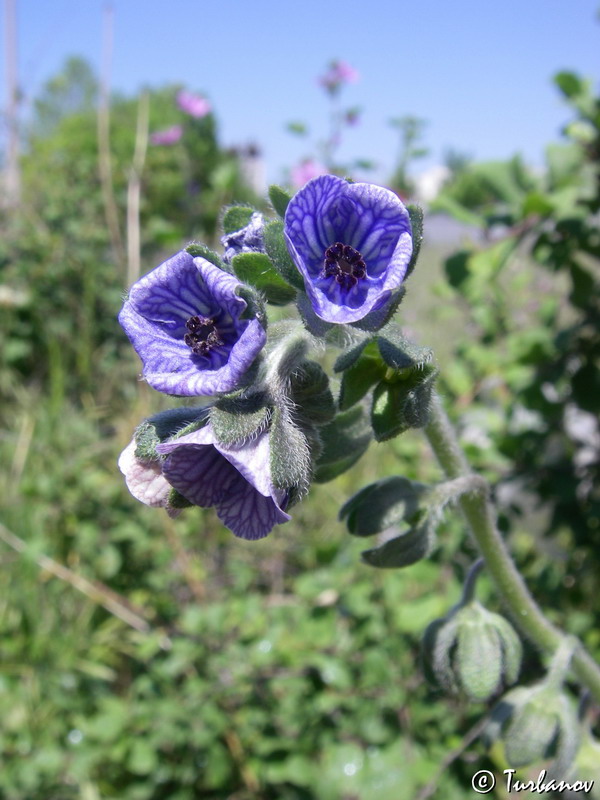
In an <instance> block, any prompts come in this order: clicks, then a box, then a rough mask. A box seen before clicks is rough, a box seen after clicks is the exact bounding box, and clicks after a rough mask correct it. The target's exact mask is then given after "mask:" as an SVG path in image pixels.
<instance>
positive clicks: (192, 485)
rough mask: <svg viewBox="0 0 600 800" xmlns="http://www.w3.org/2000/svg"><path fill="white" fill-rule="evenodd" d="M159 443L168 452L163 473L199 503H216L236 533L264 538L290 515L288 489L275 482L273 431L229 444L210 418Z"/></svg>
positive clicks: (183, 492)
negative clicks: (286, 507)
mask: <svg viewBox="0 0 600 800" xmlns="http://www.w3.org/2000/svg"><path fill="white" fill-rule="evenodd" d="M156 449H157V451H158V452H159V453H161V454H163V455H166V459H165V461H164V463H163V473H164V475H165V477H166V479H167V480H168V481H169V483H170V484H171V485H172V486H173V487H174V488H175V489H177V491H178V492H180V493H181V494H182V495H183V496H184V497H185V498H186V499H187V500H189V501H190V502H191V503H194V504H195V505H201V506H209V505H215V506H216V510H217V515H218V516H219V519H221V521H222V522H223V523H224V524H225V525H227V527H228V528H230V529H231V530H232V531H233V533H234V534H235V535H236V536H240V537H241V538H244V539H260V538H262V537H263V536H266V535H267V534H268V533H269V531H270V530H271V528H272V527H273V526H274V525H277V524H279V523H281V522H287V521H288V520H289V519H291V517H290V516H289V514H286V513H285V511H283V509H282V505H283V503H284V501H285V492H284V491H282V490H280V489H276V488H275V487H274V486H273V484H272V482H271V470H270V458H269V434H268V432H266V431H265V432H263V433H261V434H260V435H259V436H257V437H256V438H254V439H250V440H249V441H247V442H245V443H244V444H243V445H240V446H238V447H233V446H230V447H228V446H225V445H223V444H221V443H220V442H218V440H217V438H216V436H215V434H214V431H213V430H212V426H211V425H210V423H209V424H207V425H205V426H204V427H203V428H201V429H200V430H197V431H194V432H193V433H189V434H186V435H185V436H181V437H179V438H176V439H172V440H170V441H168V442H163V443H162V444H159V445H157V448H156Z"/></svg>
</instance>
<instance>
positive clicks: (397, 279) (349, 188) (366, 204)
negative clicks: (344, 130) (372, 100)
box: [285, 175, 412, 324]
mask: <svg viewBox="0 0 600 800" xmlns="http://www.w3.org/2000/svg"><path fill="white" fill-rule="evenodd" d="M285 237H286V242H287V245H288V249H289V251H290V255H291V256H292V259H293V261H294V263H295V264H296V266H297V268H298V270H299V271H300V272H301V274H302V276H303V278H304V283H305V287H306V293H307V294H308V296H309V298H310V301H311V303H312V306H313V309H314V311H315V314H317V316H319V317H320V318H321V319H323V320H325V321H327V322H333V323H342V324H343V323H351V322H357V321H359V320H360V319H362V318H363V317H365V316H366V315H367V314H369V313H371V312H372V311H376V310H377V309H379V308H381V307H382V306H384V305H385V304H386V303H388V302H389V300H390V297H391V293H392V291H393V290H395V289H397V288H398V287H399V286H400V284H401V283H402V281H403V280H404V278H405V276H406V272H407V270H408V265H409V263H410V258H411V255H412V233H411V224H410V217H409V214H408V211H407V210H406V208H405V206H404V204H403V203H402V201H401V200H400V199H399V198H398V197H397V196H396V195H395V194H394V193H393V192H391V191H389V189H385V188H383V187H381V186H376V185H374V184H368V183H348V182H347V181H344V180H342V179H341V178H337V177H335V176H333V175H325V176H321V177H318V178H315V179H313V180H312V181H309V183H307V184H306V186H305V187H304V188H303V189H301V190H300V191H299V192H298V193H297V194H296V195H295V196H294V197H293V198H292V199H291V201H290V203H289V205H288V208H287V211H286V216H285ZM336 242H341V243H342V244H343V245H348V246H350V247H351V248H353V249H354V250H355V251H357V253H358V254H359V255H360V257H361V258H362V260H363V261H364V265H363V273H362V275H359V276H358V278H357V279H356V280H355V281H354V283H353V285H348V283H346V284H345V285H344V280H345V279H346V276H347V274H348V270H349V265H348V264H347V263H344V262H343V261H340V262H338V263H339V264H340V265H341V266H339V267H336V269H339V270H340V272H339V273H335V272H329V273H325V272H324V267H325V251H326V250H327V248H329V247H331V246H332V245H334V244H335V243H336ZM334 263H335V262H333V261H330V262H328V264H329V267H328V269H331V268H332V265H334ZM342 268H343V270H346V275H344V274H343V273H342V272H341V270H342ZM365 272H366V274H365ZM336 277H337V278H338V280H341V283H338V281H337V280H336ZM342 278H344V280H342Z"/></svg>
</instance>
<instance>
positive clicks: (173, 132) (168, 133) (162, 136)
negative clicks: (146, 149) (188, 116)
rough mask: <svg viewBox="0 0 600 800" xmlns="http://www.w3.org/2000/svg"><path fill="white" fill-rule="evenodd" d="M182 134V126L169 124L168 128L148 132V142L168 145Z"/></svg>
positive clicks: (175, 141)
mask: <svg viewBox="0 0 600 800" xmlns="http://www.w3.org/2000/svg"><path fill="white" fill-rule="evenodd" d="M182 135H183V128H182V127H181V125H171V127H170V128H165V130H164V131H157V132H156V133H151V134H150V142H151V143H152V144H159V145H170V144H176V143H177V142H178V141H179V140H180V139H181V137H182Z"/></svg>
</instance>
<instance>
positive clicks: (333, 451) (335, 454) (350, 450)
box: [315, 406, 371, 483]
mask: <svg viewBox="0 0 600 800" xmlns="http://www.w3.org/2000/svg"><path fill="white" fill-rule="evenodd" d="M319 434H320V437H321V443H322V446H323V450H322V452H321V455H320V456H319V458H318V460H317V466H316V470H315V480H316V481H317V482H318V483H325V482H326V481H330V480H332V479H333V478H336V477H337V476H338V475H341V474H342V473H343V472H345V471H346V470H347V469H349V468H350V467H351V466H352V465H353V464H355V463H356V462H357V461H358V459H359V458H360V457H361V456H362V454H363V453H364V452H365V450H366V449H367V448H368V446H369V443H370V441H371V432H370V430H369V424H368V419H367V416H366V414H365V413H364V410H363V409H362V408H361V407H360V406H354V407H353V408H351V409H350V410H349V411H345V412H344V413H342V414H338V415H337V416H336V417H335V419H334V420H332V422H330V423H329V424H328V425H324V426H323V427H322V428H321V429H320V431H319Z"/></svg>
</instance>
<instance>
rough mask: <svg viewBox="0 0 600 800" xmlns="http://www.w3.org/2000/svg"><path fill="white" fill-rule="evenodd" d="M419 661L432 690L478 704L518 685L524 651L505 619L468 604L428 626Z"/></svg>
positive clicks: (471, 601)
mask: <svg viewBox="0 0 600 800" xmlns="http://www.w3.org/2000/svg"><path fill="white" fill-rule="evenodd" d="M422 656H423V665H424V671H425V674H426V676H427V678H428V679H429V680H430V681H431V682H432V683H433V684H434V685H437V686H440V687H441V688H443V689H445V690H446V691H448V692H452V693H461V694H464V695H466V696H467V697H468V698H469V699H470V700H473V701H475V702H481V701H484V700H487V699H488V698H489V697H491V696H492V695H494V694H496V692H498V691H499V690H500V689H501V688H502V686H503V685H509V684H511V683H514V682H515V681H516V679H517V677H518V674H519V669H520V666H521V656H522V647H521V642H520V640H519V637H518V636H517V634H516V633H515V631H514V629H513V627H512V626H511V625H510V623H508V622H507V621H506V619H504V617H502V616H500V615H499V614H494V613H492V612H491V611H488V610H487V609H485V608H484V607H483V606H482V605H481V604H480V603H479V602H477V601H476V600H470V601H469V602H467V603H464V604H460V605H459V606H457V607H456V608H454V609H452V611H451V612H450V613H449V614H448V615H447V616H446V617H444V618H443V619H440V620H435V621H434V622H432V623H431V624H430V625H429V627H428V628H427V630H426V631H425V635H424V637H423V648H422Z"/></svg>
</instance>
